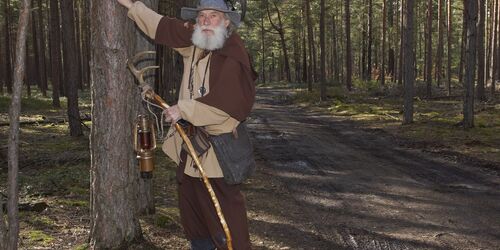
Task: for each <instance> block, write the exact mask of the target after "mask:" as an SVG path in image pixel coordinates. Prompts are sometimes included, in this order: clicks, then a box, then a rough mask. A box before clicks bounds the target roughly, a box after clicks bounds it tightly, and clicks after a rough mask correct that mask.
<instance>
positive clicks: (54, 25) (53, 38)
mask: <svg viewBox="0 0 500 250" xmlns="http://www.w3.org/2000/svg"><path fill="white" fill-rule="evenodd" d="M49 2H50V20H49V31H50V39H49V45H50V65H51V67H50V70H51V73H50V75H51V83H52V106H54V107H56V108H59V107H61V102H60V101H59V91H60V88H59V85H60V84H61V77H60V76H61V37H60V36H59V34H60V28H59V5H58V3H57V0H49Z"/></svg>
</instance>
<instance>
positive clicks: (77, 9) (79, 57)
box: [73, 0, 83, 90]
mask: <svg viewBox="0 0 500 250" xmlns="http://www.w3.org/2000/svg"><path fill="white" fill-rule="evenodd" d="M78 3H79V1H78V0H76V2H75V4H74V9H73V16H74V17H75V18H74V20H75V48H76V63H77V67H76V71H77V75H78V76H77V77H78V79H79V80H78V86H77V87H78V88H79V89H80V90H83V76H82V43H81V41H82V38H81V33H82V32H81V25H80V5H79V4H78Z"/></svg>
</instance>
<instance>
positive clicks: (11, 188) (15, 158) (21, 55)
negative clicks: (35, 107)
mask: <svg viewBox="0 0 500 250" xmlns="http://www.w3.org/2000/svg"><path fill="white" fill-rule="evenodd" d="M29 9H30V1H29V0H23V1H22V3H21V8H20V13H19V23H18V28H17V38H16V56H15V60H16V61H15V64H14V83H13V89H12V90H13V92H12V98H11V103H10V108H9V120H10V127H9V139H8V169H9V170H8V187H7V195H8V197H9V198H8V201H7V217H8V222H9V223H8V225H9V228H8V242H7V244H6V246H7V247H6V249H7V250H14V249H17V248H18V246H17V245H18V240H19V208H18V202H19V186H18V175H19V117H20V113H21V88H22V82H23V76H24V73H25V72H24V71H25V65H26V63H25V60H26V57H25V56H26V36H27V28H28V23H29ZM0 209H1V208H0ZM1 220H2V223H4V222H3V217H2V218H1Z"/></svg>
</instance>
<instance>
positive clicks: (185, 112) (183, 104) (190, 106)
mask: <svg viewBox="0 0 500 250" xmlns="http://www.w3.org/2000/svg"><path fill="white" fill-rule="evenodd" d="M128 16H129V17H130V19H132V20H134V21H135V22H136V24H137V26H138V27H139V28H140V29H141V30H142V31H143V32H144V33H146V35H148V36H149V37H151V38H152V39H154V38H155V36H156V30H157V28H158V24H159V22H160V20H161V18H162V16H161V15H159V14H157V13H156V12H154V11H153V10H151V9H149V8H147V7H146V6H145V5H144V4H143V3H141V2H134V4H133V6H132V7H131V8H130V9H129V12H128ZM173 49H174V50H176V51H177V52H179V53H180V54H181V55H182V57H183V62H184V72H183V76H182V82H181V86H180V92H179V101H178V103H177V104H178V106H179V109H180V111H181V116H182V118H183V119H185V120H187V121H189V122H191V123H192V124H193V125H195V126H202V127H204V128H205V130H206V131H207V132H208V133H209V134H211V135H218V134H222V133H229V132H231V131H233V130H234V129H235V128H236V127H237V126H238V124H239V122H238V121H237V120H236V119H234V118H232V117H231V116H229V115H228V114H227V113H225V112H224V111H222V110H220V109H217V108H214V107H212V106H209V105H206V104H204V103H201V102H198V101H196V100H194V99H196V98H198V97H201V94H200V93H199V91H198V90H199V89H200V87H201V86H202V81H203V78H205V89H206V93H205V95H206V94H207V93H209V91H210V86H209V85H210V84H209V79H210V69H209V68H210V65H208V67H207V63H210V62H209V56H205V57H204V58H201V59H199V61H197V59H198V58H199V57H200V55H201V53H202V52H203V50H202V49H199V48H197V49H196V51H195V55H194V58H195V60H194V61H193V68H194V74H193V94H194V96H193V99H190V91H189V89H188V84H189V73H190V71H191V61H192V55H193V49H194V46H190V47H186V48H173ZM205 69H206V72H205ZM205 73H206V76H205ZM181 145H182V138H181V137H180V135H179V134H178V133H177V132H176V131H175V128H173V127H171V128H170V130H169V132H168V133H167V137H166V138H165V141H164V143H163V146H162V149H163V151H164V152H165V153H166V154H167V155H168V156H169V157H170V158H171V159H172V160H173V161H175V162H176V163H177V164H179V161H180V152H181ZM200 160H201V163H202V167H203V170H204V171H205V174H206V175H207V177H210V178H220V177H223V174H222V170H221V168H220V166H219V163H218V161H217V157H216V155H215V152H214V150H213V148H210V149H209V151H208V152H207V154H206V155H205V156H203V157H202V158H201V159H200ZM184 173H185V174H187V175H189V176H192V177H200V173H199V171H198V169H197V168H196V166H194V161H193V160H192V159H191V157H190V156H188V159H187V163H186V169H185V171H184Z"/></svg>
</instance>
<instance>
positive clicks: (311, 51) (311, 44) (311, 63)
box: [305, 0, 317, 90]
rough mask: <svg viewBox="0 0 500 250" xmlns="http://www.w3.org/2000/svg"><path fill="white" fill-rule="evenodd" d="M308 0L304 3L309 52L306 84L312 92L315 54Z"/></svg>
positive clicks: (314, 75)
mask: <svg viewBox="0 0 500 250" xmlns="http://www.w3.org/2000/svg"><path fill="white" fill-rule="evenodd" d="M309 1H310V0H306V1H305V5H306V6H305V9H306V20H307V46H308V48H309V49H308V50H309V67H308V73H307V75H308V79H307V81H308V84H310V85H311V86H310V89H311V90H312V83H313V82H316V80H317V79H316V78H317V76H316V52H315V47H314V34H313V24H312V21H311V6H310V3H309Z"/></svg>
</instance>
